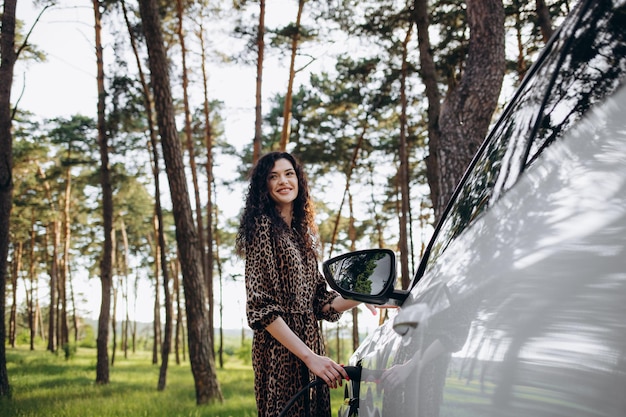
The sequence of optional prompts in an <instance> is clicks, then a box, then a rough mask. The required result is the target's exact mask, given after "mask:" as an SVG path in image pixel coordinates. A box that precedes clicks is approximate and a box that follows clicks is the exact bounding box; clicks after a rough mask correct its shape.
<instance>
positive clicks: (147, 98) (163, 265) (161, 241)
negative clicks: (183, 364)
mask: <svg viewBox="0 0 626 417" xmlns="http://www.w3.org/2000/svg"><path fill="white" fill-rule="evenodd" d="M121 3H122V11H123V14H124V21H125V22H126V28H127V29H128V35H129V37H130V44H131V47H132V49H133V54H134V56H135V62H136V64H137V71H138V73H139V81H140V82H141V88H142V92H143V97H144V105H145V108H146V119H147V123H148V132H149V135H150V140H149V142H148V147H149V148H150V150H151V151H152V155H151V159H152V176H153V177H154V195H155V199H154V219H153V220H154V233H155V237H156V241H157V244H156V247H155V251H154V252H155V259H156V262H155V267H154V281H155V282H154V320H153V324H152V325H153V332H154V345H153V352H152V363H154V364H156V363H158V348H157V347H158V346H159V344H160V341H161V337H160V332H161V315H160V311H161V306H160V302H159V288H160V284H159V281H160V280H159V271H161V272H162V274H163V281H164V282H165V283H166V284H165V285H169V281H170V280H169V273H168V262H167V247H166V245H165V231H164V227H163V209H162V207H161V181H160V179H159V178H160V173H161V169H160V167H159V161H160V156H159V149H158V146H157V145H158V143H157V133H156V129H155V127H154V116H153V113H152V105H153V100H152V95H151V94H150V88H149V87H148V82H147V81H146V77H145V75H144V72H143V66H142V64H141V59H140V58H139V52H138V50H137V42H136V41H135V36H134V35H133V30H132V27H131V24H130V21H129V20H128V12H127V10H126V3H125V2H124V1H123V0H122V2H121ZM166 308H167V306H166ZM165 314H166V316H167V314H168V312H167V310H166V312H165ZM166 323H167V318H166ZM166 326H167V324H166ZM165 369H167V366H166V367H165ZM160 372H163V367H162V369H161V371H160ZM160 379H161V376H160V375H159V380H160ZM163 380H164V381H165V378H164V379H163ZM157 389H158V387H157Z"/></svg>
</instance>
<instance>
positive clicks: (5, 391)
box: [0, 0, 17, 398]
mask: <svg viewBox="0 0 626 417" xmlns="http://www.w3.org/2000/svg"><path fill="white" fill-rule="evenodd" d="M16 3H17V0H5V1H4V10H3V13H2V28H1V32H0V57H1V58H2V61H1V62H0V398H2V397H7V398H8V397H10V396H11V387H10V385H9V375H8V372H7V360H6V350H5V338H6V328H5V320H4V317H5V316H4V314H5V303H6V282H7V272H8V270H7V258H8V256H9V218H10V217H11V207H12V196H13V180H12V170H13V156H12V153H13V137H12V135H11V86H12V85H13V68H14V66H15V61H16V60H17V53H16V52H15V7H16Z"/></svg>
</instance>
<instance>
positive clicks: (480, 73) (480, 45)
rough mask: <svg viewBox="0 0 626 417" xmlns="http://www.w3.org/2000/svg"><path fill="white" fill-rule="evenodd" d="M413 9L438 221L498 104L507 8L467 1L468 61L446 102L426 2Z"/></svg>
mask: <svg viewBox="0 0 626 417" xmlns="http://www.w3.org/2000/svg"><path fill="white" fill-rule="evenodd" d="M415 10H416V17H417V22H418V33H419V34H418V38H419V40H420V46H419V49H420V61H421V64H422V72H423V75H426V77H425V86H426V90H427V92H426V95H427V97H428V100H429V112H428V113H429V114H428V118H429V120H428V127H429V154H430V155H429V157H428V158H427V160H426V166H427V177H428V183H429V185H430V187H431V198H432V202H433V206H434V211H435V218H436V219H437V220H438V219H439V218H440V217H441V214H442V212H443V210H444V209H445V207H446V205H447V203H448V200H449V199H450V197H451V196H452V194H453V192H454V189H455V188H456V185H457V184H458V182H459V180H460V179H461V177H462V176H463V173H464V172H465V170H466V168H467V166H468V165H469V162H470V161H471V159H472V158H473V157H474V154H475V153H476V151H477V150H478V148H479V147H480V144H481V143H482V141H483V139H484V137H485V135H486V133H487V130H488V128H489V123H490V121H491V116H492V114H493V111H494V110H495V108H496V105H497V101H498V96H499V94H500V88H501V86H502V80H503V78H504V69H505V68H504V67H505V59H504V6H503V4H502V0H467V19H468V26H469V29H470V39H469V46H468V56H467V61H466V64H465V68H464V69H463V72H462V74H461V79H460V81H459V82H458V83H457V84H456V85H455V86H452V87H450V90H449V91H448V93H447V96H446V98H445V101H444V102H443V104H440V103H439V99H438V97H439V93H438V90H437V84H436V72H435V71H434V64H433V63H432V54H431V52H430V50H431V49H430V41H429V40H428V34H427V30H428V17H427V1H426V0H416V1H415ZM420 25H421V27H420ZM422 55H424V56H422ZM431 107H432V108H431Z"/></svg>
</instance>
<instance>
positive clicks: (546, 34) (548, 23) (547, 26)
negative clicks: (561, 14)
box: [535, 0, 554, 43]
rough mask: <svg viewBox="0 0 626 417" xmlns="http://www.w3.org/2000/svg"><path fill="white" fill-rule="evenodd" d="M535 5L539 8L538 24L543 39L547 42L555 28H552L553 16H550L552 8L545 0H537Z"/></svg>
mask: <svg viewBox="0 0 626 417" xmlns="http://www.w3.org/2000/svg"><path fill="white" fill-rule="evenodd" d="M535 5H536V9H537V24H538V25H539V28H540V29H541V35H542V36H543V41H544V43H546V42H548V40H549V39H550V38H551V37H552V34H553V33H554V29H553V28H552V18H551V17H550V9H548V6H547V5H546V2H545V0H536V1H535Z"/></svg>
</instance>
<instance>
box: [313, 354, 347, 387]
mask: <svg viewBox="0 0 626 417" xmlns="http://www.w3.org/2000/svg"><path fill="white" fill-rule="evenodd" d="M305 363H306V366H307V367H308V368H309V369H310V370H311V372H313V373H314V374H315V375H316V376H317V377H318V378H320V379H321V380H322V381H324V382H325V383H326V384H328V386H329V387H330V388H337V387H339V386H341V385H342V380H343V379H346V380H349V379H350V378H349V377H348V374H347V373H346V370H345V369H343V366H341V365H339V364H338V363H337V362H335V361H333V360H332V359H330V358H327V357H326V356H320V355H311V357H310V358H309V359H308V360H307V361H306V362H305Z"/></svg>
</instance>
